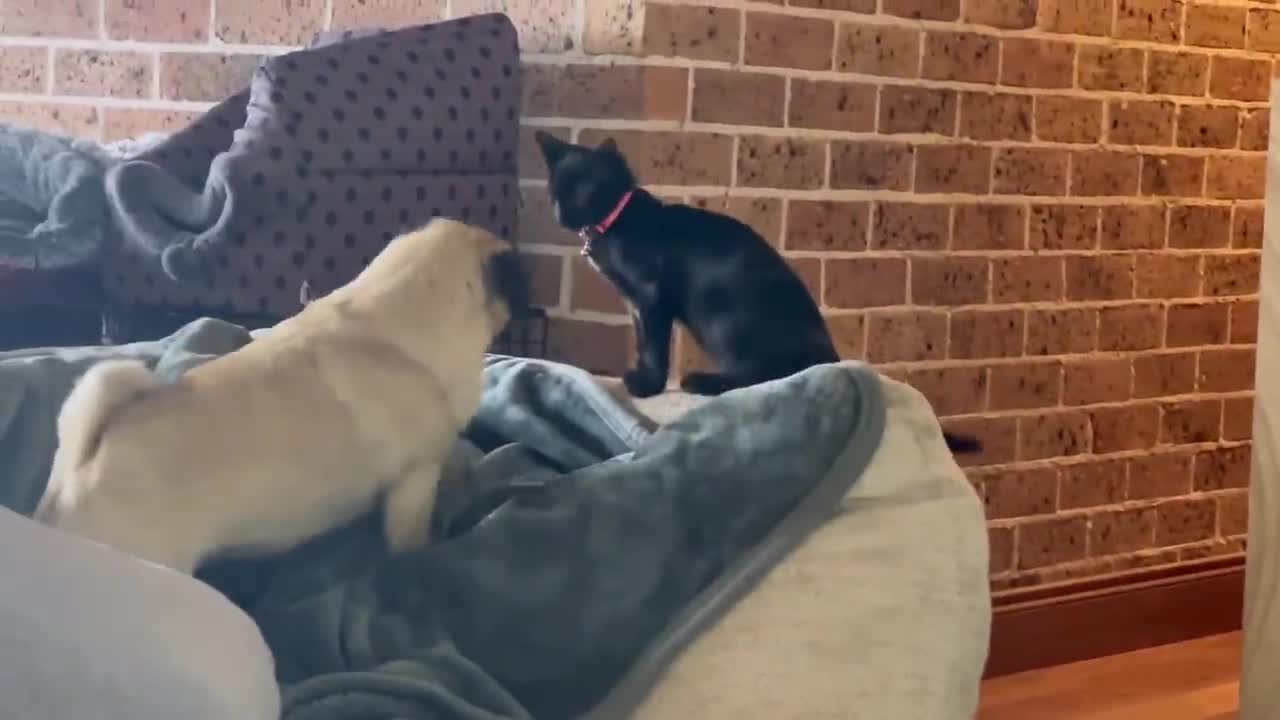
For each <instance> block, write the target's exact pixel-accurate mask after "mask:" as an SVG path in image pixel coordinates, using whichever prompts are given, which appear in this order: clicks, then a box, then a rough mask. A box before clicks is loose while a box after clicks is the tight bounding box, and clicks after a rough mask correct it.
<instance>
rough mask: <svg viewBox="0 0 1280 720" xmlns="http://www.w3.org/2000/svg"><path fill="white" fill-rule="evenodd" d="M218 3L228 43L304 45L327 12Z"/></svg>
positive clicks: (272, 1)
mask: <svg viewBox="0 0 1280 720" xmlns="http://www.w3.org/2000/svg"><path fill="white" fill-rule="evenodd" d="M217 2H218V10H217V14H216V16H215V17H214V35H215V36H216V37H217V38H218V39H219V40H221V41H222V42H225V43H248V44H262V45H302V44H303V43H306V42H307V41H309V40H310V39H311V37H312V36H313V35H315V34H316V33H317V32H318V31H319V30H320V29H321V27H323V26H324V14H325V9H324V3H323V2H321V0H217ZM455 10H461V8H455ZM522 39H523V38H522ZM524 49H525V50H526V51H532V50H533V49H532V48H528V47H526V48H524Z"/></svg>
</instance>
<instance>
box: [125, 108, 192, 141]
mask: <svg viewBox="0 0 1280 720" xmlns="http://www.w3.org/2000/svg"><path fill="white" fill-rule="evenodd" d="M199 118H200V113H198V112H191V111H186V110H153V109H150V108H121V107H107V108H103V111H102V139H103V140H105V141H107V142H114V141H116V140H128V139H130V138H137V137H140V136H142V135H145V134H147V133H153V132H155V133H165V134H171V133H175V132H178V131H179V130H184V129H186V128H188V127H190V126H191V124H192V123H194V122H195V121H196V120H198V119H199Z"/></svg>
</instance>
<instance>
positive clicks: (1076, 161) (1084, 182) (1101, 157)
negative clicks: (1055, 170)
mask: <svg viewBox="0 0 1280 720" xmlns="http://www.w3.org/2000/svg"><path fill="white" fill-rule="evenodd" d="M1140 160H1141V156H1140V155H1138V154H1137V153H1132V152H1125V151H1120V150H1081V151H1078V152H1076V153H1074V155H1073V157H1072V160H1071V194H1072V195H1076V196H1091V195H1092V196H1099V195H1103V196H1109V195H1137V194H1138V178H1139V175H1140V171H1139V167H1138V166H1139V164H1140Z"/></svg>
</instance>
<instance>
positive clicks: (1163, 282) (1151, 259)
mask: <svg viewBox="0 0 1280 720" xmlns="http://www.w3.org/2000/svg"><path fill="white" fill-rule="evenodd" d="M1133 276H1134V282H1135V285H1136V287H1135V293H1136V294H1137V296H1138V297H1140V298H1177V297H1194V296H1196V295H1199V294H1200V256H1199V255H1172V254H1169V253H1163V252H1161V253H1142V254H1141V255H1138V256H1137V258H1136V262H1135V265H1134V273H1133Z"/></svg>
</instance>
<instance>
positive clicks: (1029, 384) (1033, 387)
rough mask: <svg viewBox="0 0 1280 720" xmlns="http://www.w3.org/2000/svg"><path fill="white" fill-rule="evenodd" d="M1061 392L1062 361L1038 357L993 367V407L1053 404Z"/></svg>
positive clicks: (1008, 407)
mask: <svg viewBox="0 0 1280 720" xmlns="http://www.w3.org/2000/svg"><path fill="white" fill-rule="evenodd" d="M1019 339H1021V338H1019ZM1061 393H1062V364H1061V363H1058V362H1045V361H1037V362H1026V363H1017V364H1012V365H993V366H992V367H991V400H990V408H991V409H992V410H1021V409H1027V408H1044V407H1054V406H1056V405H1057V404H1058V402H1059V399H1060V397H1061Z"/></svg>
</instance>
